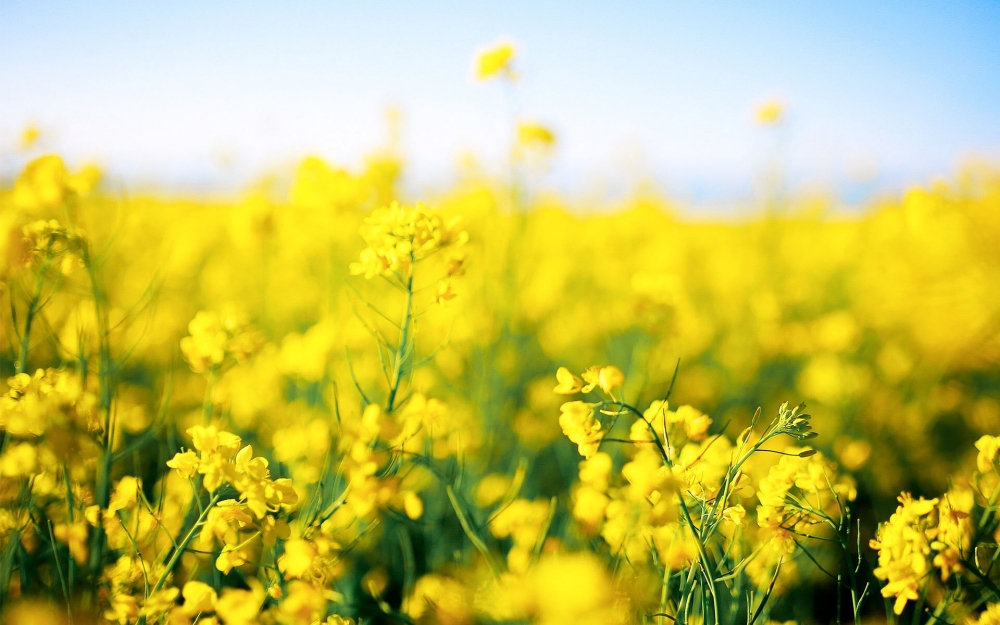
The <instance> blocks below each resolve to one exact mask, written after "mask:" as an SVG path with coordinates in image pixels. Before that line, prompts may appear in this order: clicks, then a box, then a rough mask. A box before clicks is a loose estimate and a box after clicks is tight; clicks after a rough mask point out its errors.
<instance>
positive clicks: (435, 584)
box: [407, 574, 473, 625]
mask: <svg viewBox="0 0 1000 625" xmlns="http://www.w3.org/2000/svg"><path fill="white" fill-rule="evenodd" d="M470 594H471V593H470V592H469V590H468V589H467V588H466V587H465V586H464V585H463V584H462V583H461V582H459V581H458V580H456V579H453V578H451V577H447V576H445V575H438V574H429V575H424V576H423V577H421V578H420V579H418V580H417V583H416V584H414V586H413V591H412V593H411V595H410V598H409V601H408V602H407V605H408V608H407V613H408V614H409V616H410V617H411V618H412V619H414V620H415V621H416V622H420V623H423V622H430V623H447V624H448V625H465V624H467V623H472V622H473V621H472V617H473V613H472V597H471V596H470Z"/></svg>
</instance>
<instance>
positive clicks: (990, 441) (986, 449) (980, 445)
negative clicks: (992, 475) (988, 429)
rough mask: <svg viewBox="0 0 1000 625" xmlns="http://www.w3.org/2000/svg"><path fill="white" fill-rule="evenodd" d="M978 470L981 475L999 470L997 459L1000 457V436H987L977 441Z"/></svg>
mask: <svg viewBox="0 0 1000 625" xmlns="http://www.w3.org/2000/svg"><path fill="white" fill-rule="evenodd" d="M976 449H978V450H979V454H978V455H977V456H976V468H977V469H979V472H980V473H989V472H990V471H993V470H995V469H996V468H997V457H998V455H1000V436H989V435H985V436H982V437H980V439H979V440H977V441H976Z"/></svg>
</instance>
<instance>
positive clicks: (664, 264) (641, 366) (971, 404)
mask: <svg viewBox="0 0 1000 625" xmlns="http://www.w3.org/2000/svg"><path fill="white" fill-rule="evenodd" d="M512 54H513V51H512V50H510V49H505V48H504V47H503V46H501V47H499V48H497V49H495V50H492V51H490V52H488V53H487V54H485V55H483V56H482V57H481V58H480V66H479V70H480V75H481V76H482V77H484V78H489V77H495V78H497V77H498V78H500V79H507V78H509V76H508V74H510V73H511V72H512V70H511V65H510V60H511V56H512ZM553 140H554V137H553V136H552V134H551V133H550V132H549V131H547V130H546V129H545V128H544V127H541V126H537V125H532V124H522V125H521V126H520V128H519V132H518V134H517V138H516V140H515V149H514V150H513V156H512V160H513V162H514V163H515V166H518V165H519V164H520V165H525V166H527V164H528V163H529V161H530V159H531V158H533V155H536V154H535V153H537V152H538V151H540V150H544V149H545V146H546V145H548V144H550V143H551V142H552V141H553ZM401 167H402V163H401V161H400V159H399V158H398V157H397V156H396V155H395V154H394V153H393V152H392V151H391V150H387V151H384V152H381V153H379V154H376V155H373V156H372V157H370V158H369V159H368V160H367V161H366V162H365V166H364V167H363V168H361V169H360V170H345V169H340V168H337V167H333V166H331V165H329V164H327V163H325V162H323V161H321V160H319V159H316V158H310V159H307V160H305V161H303V162H302V163H301V165H300V166H299V168H298V170H297V173H296V174H295V177H294V180H293V182H292V185H291V189H290V192H289V193H288V195H287V197H284V198H281V199H276V198H275V197H273V196H272V195H271V194H268V193H266V192H264V191H260V190H255V189H249V190H248V191H247V192H246V193H245V194H244V195H243V196H242V198H241V199H239V200H234V201H230V202H210V201H207V200H198V199H176V198H170V197H167V196H156V197H152V196H150V197H146V196H132V197H129V198H127V199H124V198H122V197H119V196H116V195H115V194H112V193H109V192H107V191H105V190H103V188H102V187H101V185H100V172H99V171H98V170H96V169H94V168H82V169H73V168H67V166H66V165H65V164H64V162H63V161H62V160H61V159H60V158H59V157H57V156H53V155H49V156H40V157H39V158H37V159H35V160H33V161H31V162H30V163H29V164H28V165H27V166H26V167H25V168H24V170H23V172H22V173H21V174H20V176H19V177H18V178H17V179H16V180H15V181H14V182H13V183H12V184H11V185H9V186H8V187H7V188H4V189H2V190H0V376H2V381H0V393H2V397H0V619H3V622H10V623H35V624H49V623H52V624H55V623H70V622H72V623H81V624H88V623H119V624H122V625H125V624H133V623H145V624H150V625H151V624H153V623H166V624H171V625H193V624H194V623H199V624H202V625H210V624H211V625H217V624H225V625H242V624H251V623H262V624H272V623H274V624H287V625H292V624H300V623H301V624H304V625H312V624H314V623H317V624H319V623H322V624H329V625H333V624H343V623H442V624H448V625H461V624H472V623H512V622H513V623H544V624H548V625H556V624H563V623H573V624H577V625H582V624H584V623H594V624H602V623H657V624H659V623H699V624H700V623H711V624H716V623H719V624H721V623H740V624H742V623H767V622H771V621H775V622H784V621H792V620H794V621H798V622H803V623H809V622H819V623H832V622H838V623H840V622H860V621H861V620H866V621H883V620H884V621H887V622H896V621H897V620H901V621H905V622H913V623H918V622H928V623H930V622H934V623H937V622H940V623H974V622H979V623H1000V587H998V585H1000V565H998V564H997V560H998V558H1000V550H998V548H997V541H998V539H1000V532H998V526H1000V523H998V519H997V512H998V508H1000V502H998V497H1000V464H998V462H1000V176H998V175H997V173H996V172H994V171H990V170H988V169H983V170H969V171H968V172H966V173H965V174H963V175H962V176H961V177H959V178H958V179H957V180H954V181H951V182H948V183H944V182H940V183H936V184H935V185H933V186H929V187H927V188H922V189H914V190H911V191H909V192H907V193H905V194H903V195H901V196H900V197H898V198H897V199H895V200H893V201H885V202H883V203H880V204H878V205H873V206H870V207H869V208H868V209H867V210H866V211H865V212H863V213H860V214H852V215H840V214H837V213H834V212H829V211H822V210H817V209H815V208H812V207H810V206H805V205H803V206H798V205H796V204H795V203H794V202H793V203H792V204H791V206H787V207H785V208H784V209H783V210H781V211H767V212H761V213H759V214H756V216H753V217H742V218H739V219H729V220H707V219H693V218H690V217H684V216H683V214H682V213H679V212H678V211H677V210H676V209H675V208H674V207H673V206H672V205H670V204H668V203H667V202H665V201H664V200H663V199H662V198H659V197H657V196H655V195H652V194H639V195H636V196H634V197H632V198H631V199H629V200H627V201H622V202H621V203H620V204H619V205H615V206H606V207H602V210H601V211H598V212H594V211H589V212H588V211H581V210H580V207H578V206H573V205H569V204H567V203H565V202H563V201H561V200H559V199H558V198H556V197H553V196H539V195H534V196H532V195H530V194H529V193H528V192H527V188H526V185H524V184H523V180H524V177H518V176H513V177H512V178H511V180H515V181H518V180H520V181H522V182H510V181H507V182H505V183H499V182H497V181H496V180H491V179H489V178H486V177H483V176H478V175H475V174H472V173H470V174H468V175H466V176H464V177H463V178H462V179H461V180H459V181H458V182H457V183H456V184H455V185H454V186H453V187H452V188H450V189H448V190H447V191H445V192H442V193H440V194H439V195H438V196H437V197H433V198H427V200H428V203H427V205H426V206H425V205H423V204H420V203H400V201H399V200H400V198H399V192H398V188H397V186H398V185H397V183H398V180H399V175H400V171H401ZM800 402H804V404H803V403H800ZM805 404H807V405H808V409H807V408H805V407H804V406H805Z"/></svg>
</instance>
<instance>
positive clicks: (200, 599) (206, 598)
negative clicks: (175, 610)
mask: <svg viewBox="0 0 1000 625" xmlns="http://www.w3.org/2000/svg"><path fill="white" fill-rule="evenodd" d="M181 595H182V596H183V597H184V605H183V606H182V608H181V610H182V611H183V612H184V614H186V615H188V616H197V615H198V614H201V613H203V612H214V611H215V602H216V601H217V600H218V595H216V593H215V589H214V588H212V587H211V586H209V585H208V584H206V583H204V582H198V581H190V582H188V583H186V584H184V588H183V589H182V590H181Z"/></svg>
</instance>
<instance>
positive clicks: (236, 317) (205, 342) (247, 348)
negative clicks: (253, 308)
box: [181, 305, 262, 373]
mask: <svg viewBox="0 0 1000 625" xmlns="http://www.w3.org/2000/svg"><path fill="white" fill-rule="evenodd" d="M188 334H189V335H188V336H185V337H184V338H182V339H181V352H183V354H184V358H185V360H187V361H188V364H189V365H190V366H191V370H192V371H194V372H195V373H205V372H206V371H210V370H213V369H217V368H218V367H220V366H221V365H222V364H223V362H224V361H225V359H226V356H231V357H232V358H233V359H234V360H235V361H236V362H239V363H242V362H245V361H246V360H247V359H248V358H249V357H250V356H251V355H252V354H253V353H254V352H256V351H257V350H258V349H259V348H260V346H261V343H262V339H261V337H260V335H259V334H258V332H257V331H256V330H255V329H254V328H253V327H251V326H250V323H249V321H248V320H247V318H246V315H245V314H244V313H243V312H242V311H240V310H239V309H238V308H236V307H235V306H232V305H229V306H226V307H224V308H223V309H222V310H221V311H218V312H217V311H204V310H202V311H199V312H198V314H196V315H195V317H194V319H192V320H191V322H190V323H189V324H188Z"/></svg>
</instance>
